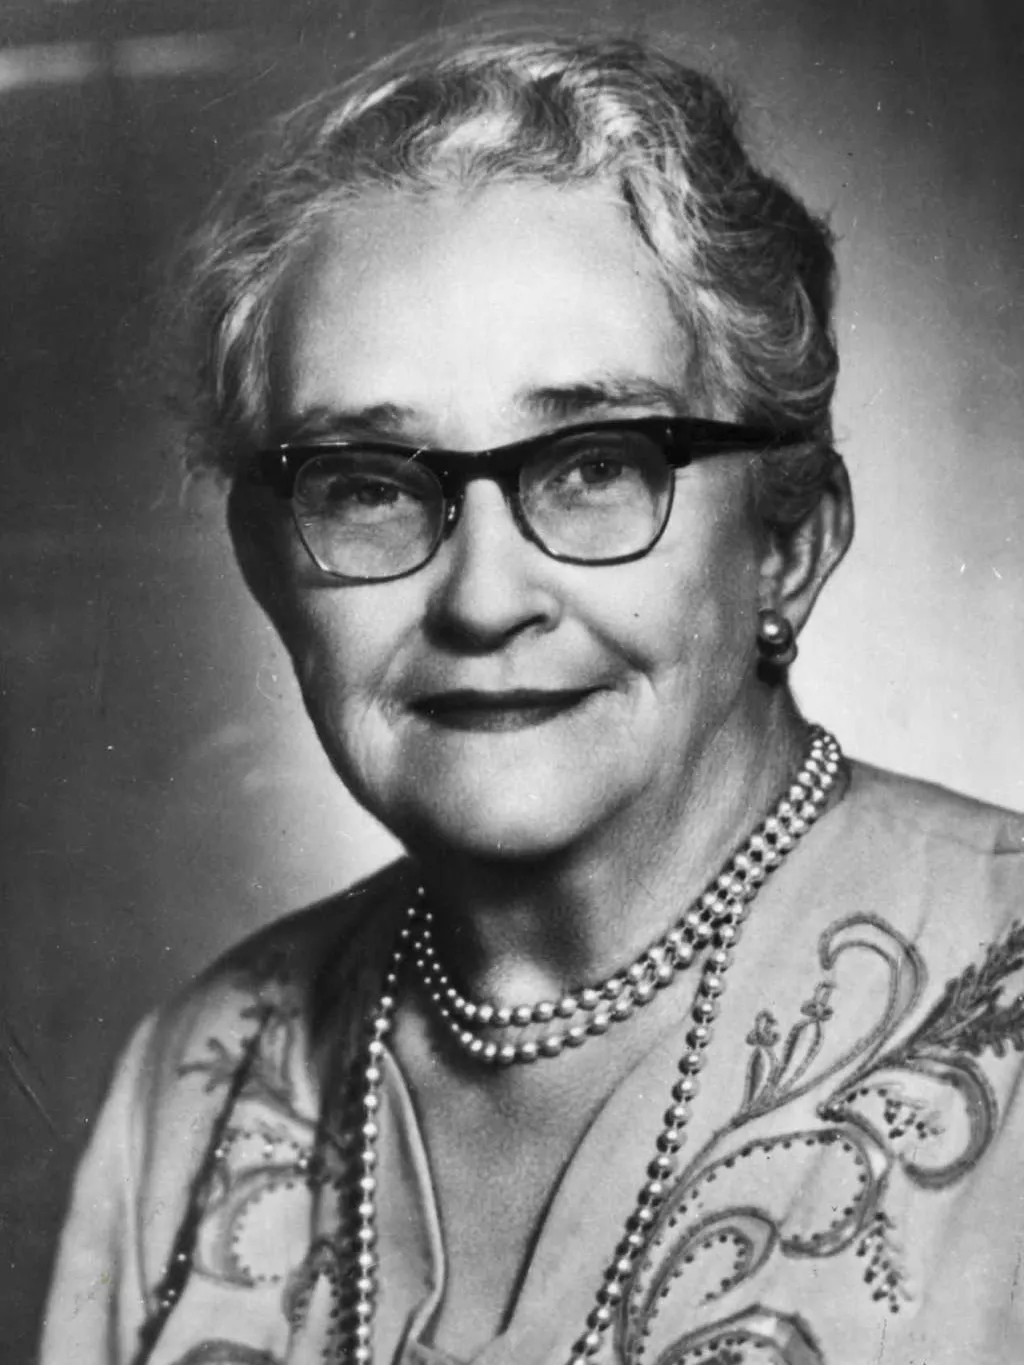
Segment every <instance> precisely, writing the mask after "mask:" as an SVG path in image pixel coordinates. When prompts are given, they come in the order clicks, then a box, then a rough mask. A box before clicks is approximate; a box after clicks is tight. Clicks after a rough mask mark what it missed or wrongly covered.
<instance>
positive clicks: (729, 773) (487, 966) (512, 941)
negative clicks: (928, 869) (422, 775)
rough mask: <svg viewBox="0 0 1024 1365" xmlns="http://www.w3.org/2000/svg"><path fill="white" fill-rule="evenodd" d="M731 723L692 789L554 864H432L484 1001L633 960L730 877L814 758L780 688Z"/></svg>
mask: <svg viewBox="0 0 1024 1365" xmlns="http://www.w3.org/2000/svg"><path fill="white" fill-rule="evenodd" d="M764 701H765V705H764V709H763V711H762V713H761V714H760V715H758V716H753V715H748V716H746V717H743V718H740V719H739V721H738V723H736V724H733V725H731V726H729V727H728V728H725V727H723V729H722V730H720V731H719V732H718V733H717V734H716V735H714V736H712V737H711V738H710V739H709V741H708V742H707V744H706V745H705V746H704V748H703V750H702V751H701V752H700V753H699V754H697V755H696V756H695V761H694V763H693V765H692V767H691V770H690V775H689V776H688V780H687V782H686V784H685V787H683V788H682V789H679V790H676V791H674V792H672V793H671V795H670V798H669V799H666V798H665V796H664V795H663V794H659V795H658V796H657V799H654V800H652V801H651V802H649V803H645V802H637V803H634V804H633V806H631V807H630V809H629V810H628V811H626V812H622V813H620V814H618V815H616V816H614V817H613V818H612V819H611V820H610V821H609V822H608V824H607V825H606V826H605V827H603V828H601V829H600V830H598V831H596V832H594V833H593V834H592V835H591V837H590V838H588V840H587V841H586V842H584V843H581V844H579V845H576V846H573V847H572V848H570V849H567V850H563V851H560V852H558V853H557V854H554V855H551V856H548V857H546V858H544V859H540V860H536V861H531V860H527V859H517V860H498V859H495V860H493V861H484V860H482V859H479V858H470V857H465V856H459V854H458V853H456V852H454V851H453V850H450V849H446V850H444V852H443V855H442V856H438V854H437V853H436V851H435V852H434V853H433V854H428V855H427V857H425V858H424V859H422V860H421V866H422V873H423V880H424V885H425V887H426V890H427V895H428V899H429V902H430V904H431V906H432V908H433V910H434V913H435V929H434V933H435V939H436V940H437V943H438V949H439V952H440V953H441V955H442V957H443V960H444V963H445V966H446V968H447V969H448V970H449V972H451V974H452V975H453V976H454V977H455V978H456V979H457V981H458V984H459V986H460V987H461V989H462V990H464V991H466V992H467V993H468V994H469V996H470V997H471V998H472V999H476V1000H497V1001H500V1002H502V1003H505V1004H519V1003H531V1002H534V1001H537V1000H541V999H551V998H555V999H557V997H558V996H559V995H560V994H564V993H565V992H566V991H567V990H570V989H574V988H577V987H579V986H582V985H586V984H588V983H591V982H595V981H599V980H601V979H603V978H605V977H607V976H609V975H611V974H613V973H614V972H615V971H616V970H618V969H619V968H622V967H625V966H627V965H628V964H629V963H630V962H631V961H632V960H633V959H634V958H635V957H637V956H638V955H639V954H640V953H641V952H642V951H643V949H644V948H645V947H646V946H647V945H648V944H649V943H651V942H653V941H654V940H655V939H657V938H658V937H659V936H660V935H661V934H662V933H663V932H664V931H665V930H666V929H667V928H668V927H669V926H670V924H672V923H673V922H674V921H675V920H676V919H677V918H679V917H680V916H681V915H682V914H683V913H684V912H685V910H686V909H687V908H688V906H689V905H690V903H691V902H692V901H693V900H694V899H695V898H696V897H697V896H698V895H700V893H701V892H702V891H703V890H704V889H705V887H706V886H707V884H708V882H709V881H711V880H712V879H713V878H714V877H715V876H717V875H718V873H719V872H720V871H721V870H722V867H723V865H724V864H725V863H726V862H727V861H728V859H729V858H730V857H731V856H732V854H733V853H734V852H736V850H737V849H738V848H739V847H740V846H741V845H742V844H743V842H744V841H745V840H746V839H747V837H748V836H749V835H750V834H751V833H752V832H753V830H754V828H755V826H756V825H757V824H758V823H759V821H760V820H761V819H762V818H763V817H764V816H765V815H766V814H768V813H769V812H770V810H771V809H772V807H773V806H774V805H775V803H776V801H777V800H778V798H779V796H780V795H781V794H782V792H783V791H784V790H785V788H786V786H787V785H788V783H789V782H790V781H791V780H792V777H793V775H794V773H795V772H796V770H797V769H798V768H799V766H800V763H801V761H802V759H803V757H804V754H805V751H806V743H807V739H806V725H805V722H804V721H803V720H802V719H801V717H800V715H799V713H798V712H797V710H796V707H795V705H794V703H793V701H792V698H791V697H790V695H789V694H788V693H787V692H785V691H783V690H782V689H778V690H777V691H775V692H773V693H771V694H770V695H769V696H768V697H767V698H765V699H764Z"/></svg>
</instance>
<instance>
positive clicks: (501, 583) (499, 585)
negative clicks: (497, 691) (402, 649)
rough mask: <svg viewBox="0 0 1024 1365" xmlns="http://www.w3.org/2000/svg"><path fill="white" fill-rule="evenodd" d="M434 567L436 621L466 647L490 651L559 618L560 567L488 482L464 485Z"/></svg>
mask: <svg viewBox="0 0 1024 1365" xmlns="http://www.w3.org/2000/svg"><path fill="white" fill-rule="evenodd" d="M435 563H436V565H437V572H438V575H439V576H438V580H437V584H436V588H435V591H434V594H433V597H432V601H431V604H430V610H429V616H430V621H431V624H432V625H433V628H434V629H435V630H437V631H439V632H440V633H441V634H443V635H446V636H447V637H449V638H450V639H457V640H458V641H459V642H460V643H461V644H462V645H463V646H464V647H465V645H466V644H471V645H472V646H474V647H475V648H478V649H492V648H495V647H496V646H500V645H501V644H502V643H504V642H505V641H506V640H508V639H509V638H510V637H512V636H514V635H518V634H519V633H521V632H523V631H525V630H529V629H535V630H548V629H551V627H552V626H553V625H554V624H555V622H556V621H557V619H558V616H559V613H560V604H559V599H558V595H557V593H556V592H555V588H554V583H553V582H552V581H551V580H552V578H553V575H552V574H551V572H550V571H551V570H552V569H554V568H555V567H556V566H555V562H554V561H553V560H551V559H550V558H549V557H548V556H547V555H545V554H544V552H543V551H542V550H541V549H540V548H539V546H537V545H534V544H533V543H532V542H531V541H529V540H527V539H526V537H525V536H524V535H523V533H522V532H521V531H520V529H519V527H518V525H517V524H516V520H515V517H514V516H513V513H512V509H511V508H510V507H509V506H508V504H507V502H506V501H505V497H504V495H503V493H502V491H501V489H500V488H499V487H498V486H497V485H496V484H495V483H492V482H491V481H490V480H489V479H474V480H471V481H470V482H469V483H468V484H467V485H466V490H465V493H464V496H463V499H462V506H461V509H460V511H459V515H458V520H457V522H456V524H455V528H454V530H453V531H452V532H451V535H450V536H449V537H448V539H447V540H446V541H445V543H444V544H443V545H442V546H441V549H440V551H439V553H438V555H437V558H436V560H435Z"/></svg>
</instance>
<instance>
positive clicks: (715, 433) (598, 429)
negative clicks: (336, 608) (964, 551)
mask: <svg viewBox="0 0 1024 1365" xmlns="http://www.w3.org/2000/svg"><path fill="white" fill-rule="evenodd" d="M806 439H807V438H806V436H801V435H799V434H794V433H780V432H777V431H773V430H771V429H770V428H767V427H759V426H743V425H739V424H736V423H732V422H713V421H705V420H703V419H698V418H690V417H674V418H667V417H643V418H639V419H637V420H633V421H617V422H599V423H594V424H591V425H588V426H571V427H563V428H561V429H560V430H558V431H553V432H547V433H545V434H544V435H542V436H536V437H533V438H531V439H530V440H527V441H516V442H515V443H514V444H512V445H504V446H499V447H497V449H494V450H483V451H476V452H469V451H451V450H430V449H427V450H420V449H412V448H410V447H409V446H403V445H399V444H393V443H390V442H386V441H363V440H356V441H329V442H322V443H320V444H317V445H282V446H277V447H275V448H274V449H270V450H264V451H261V452H259V454H258V455H257V456H256V459H255V462H254V465H253V469H252V471H251V477H252V478H253V479H254V480H255V481H256V482H258V483H261V484H265V485H267V486H269V487H270V488H272V489H273V490H274V491H275V492H276V493H277V494H278V495H279V496H280V497H283V498H290V499H291V509H292V516H293V518H294V521H295V526H296V529H297V531H298V533H299V536H300V537H301V539H302V543H303V544H304V545H305V547H306V549H307V551H308V552H309V555H310V557H311V558H312V560H313V562H314V563H315V564H316V565H317V567H318V568H319V569H321V570H322V571H323V572H324V573H326V574H329V575H330V576H331V577H333V578H338V579H342V580H345V581H347V582H358V583H372V582H380V583H382V582H386V581H388V580H389V579H394V578H403V577H405V575H406V574H411V573H415V572H416V570H417V569H420V568H422V567H423V565H424V564H426V563H428V561H429V560H430V559H431V558H432V557H433V555H434V554H435V553H436V552H437V549H438V547H439V546H440V545H441V542H442V541H443V540H444V539H445V537H446V536H448V535H450V534H451V532H452V531H453V529H454V528H455V525H456V523H457V522H458V518H459V513H460V511H461V508H462V502H463V498H464V496H465V491H466V485H467V484H468V483H469V482H470V480H472V479H492V480H493V481H494V482H495V483H497V484H498V486H499V487H500V488H501V491H502V493H503V494H504V496H505V500H506V502H507V504H508V506H509V508H510V509H511V512H512V515H513V517H514V518H515V522H516V525H517V526H518V527H519V530H520V531H521V533H522V534H523V535H524V536H525V537H526V539H527V540H529V541H531V542H532V543H533V544H534V545H538V546H539V547H540V548H541V549H542V550H543V551H544V553H545V554H548V555H550V556H551V557H552V558H553V559H558V560H563V561H564V562H566V563H568V564H594V565H601V564H624V563H627V562H628V561H629V560H633V559H640V558H641V557H642V556H643V555H645V554H647V553H648V552H649V551H650V550H652V549H653V548H654V546H655V545H656V544H657V542H658V540H659V539H660V538H661V536H662V534H663V532H664V530H665V527H666V525H667V524H668V519H669V515H670V513H671V511H672V499H673V494H674V492H675V477H674V474H675V470H677V469H683V468H685V467H686V466H687V465H689V464H691V463H692V462H693V461H695V460H701V459H706V458H708V457H709V456H712V455H724V454H728V453H735V452H739V451H752V450H764V449H765V448H767V447H769V446H778V445H792V444H793V443H795V442H797V441H800V440H806Z"/></svg>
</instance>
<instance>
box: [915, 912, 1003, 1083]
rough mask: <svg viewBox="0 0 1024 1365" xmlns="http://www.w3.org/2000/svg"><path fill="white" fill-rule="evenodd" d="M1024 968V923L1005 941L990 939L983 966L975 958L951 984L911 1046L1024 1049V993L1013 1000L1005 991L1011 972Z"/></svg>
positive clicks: (998, 1052)
mask: <svg viewBox="0 0 1024 1365" xmlns="http://www.w3.org/2000/svg"><path fill="white" fill-rule="evenodd" d="M1022 969H1024V925H1021V924H1015V925H1013V927H1012V928H1011V929H1010V931H1009V932H1008V933H1007V935H1006V937H1005V938H1004V939H1003V940H1002V942H1001V943H992V944H990V945H989V947H988V949H987V951H986V953H985V960H984V961H983V962H982V963H981V965H980V966H976V965H974V964H972V965H971V966H970V967H968V968H967V969H966V971H963V972H961V974H960V975H959V976H956V977H953V978H952V979H951V980H950V981H948V982H947V983H946V987H945V990H944V991H943V993H942V995H941V996H940V997H939V999H938V1000H937V1001H936V1003H935V1005H934V1006H933V1007H932V1009H931V1010H930V1011H929V1013H928V1014H927V1016H926V1017H925V1019H924V1020H923V1022H922V1023H921V1024H920V1026H919V1027H918V1028H917V1029H916V1030H915V1031H914V1034H913V1036H912V1037H911V1038H910V1039H909V1040H908V1043H907V1045H906V1048H905V1051H906V1052H908V1053H911V1052H921V1051H922V1050H924V1049H928V1050H932V1049H942V1050H945V1051H955V1052H967V1053H969V1054H970V1055H972V1056H975V1057H977V1056H980V1054H981V1053H982V1052H984V1051H985V1050H986V1049H987V1048H990V1049H991V1050H992V1051H993V1052H994V1053H995V1055H996V1056H997V1057H1002V1056H1004V1055H1005V1053H1006V1050H1007V1047H1008V1046H1010V1047H1013V1048H1015V1049H1016V1050H1017V1051H1018V1052H1024V994H1020V995H1017V996H1016V997H1015V998H1014V999H1012V1000H1010V1001H1009V1002H1007V1003H1005V1004H1004V1003H1003V1001H1002V1000H1001V998H1000V996H1001V993H1002V990H1003V987H1004V983H1005V981H1006V979H1007V977H1010V976H1012V975H1014V973H1016V972H1019V971H1021V970H1022Z"/></svg>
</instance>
